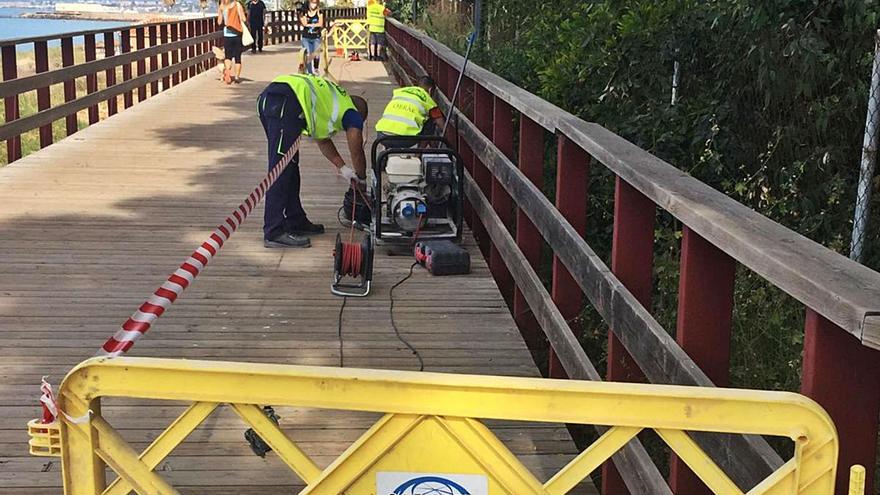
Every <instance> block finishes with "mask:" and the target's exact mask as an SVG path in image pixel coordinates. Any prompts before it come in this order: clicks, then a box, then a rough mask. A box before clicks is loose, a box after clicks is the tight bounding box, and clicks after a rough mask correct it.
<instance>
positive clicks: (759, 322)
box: [391, 0, 880, 390]
mask: <svg viewBox="0 0 880 495" xmlns="http://www.w3.org/2000/svg"><path fill="white" fill-rule="evenodd" d="M391 3H392V7H391V8H392V9H393V10H395V11H396V12H400V11H404V12H406V13H405V14H402V15H399V16H398V17H401V18H408V17H407V15H406V14H408V10H407V8H408V7H407V6H408V4H409V2H407V1H405V0H404V1H398V2H391ZM395 4H396V5H395ZM483 12H484V17H483V18H484V25H483V32H482V33H481V41H480V43H479V45H478V47H477V49H476V50H475V54H474V59H475V61H476V62H477V63H479V64H480V65H482V66H483V67H486V68H488V69H490V70H492V71H493V72H495V73H497V74H499V75H501V76H503V77H505V78H506V79H508V80H510V81H512V82H514V83H516V84H517V85H519V86H521V87H523V88H525V89H527V90H529V91H531V92H533V93H535V94H537V95H539V96H541V97H543V98H545V99H547V100H549V101H551V102H553V103H555V104H557V105H559V106H561V107H562V108H564V109H566V110H568V111H570V112H572V113H574V114H576V115H578V116H580V117H581V118H583V119H585V120H588V121H594V122H597V123H600V124H602V125H603V126H605V127H607V128H608V129H610V130H612V131H614V132H616V133H618V134H620V135H621V136H624V137H625V138H627V139H628V140H630V141H632V142H634V143H635V144H637V145H639V146H641V147H642V148H644V149H646V150H649V151H650V152H652V153H654V154H655V155H657V156H659V157H661V158H663V159H664V160H666V161H668V162H669V163H672V164H674V165H675V166H677V167H678V168H680V169H682V170H684V171H687V172H688V173H690V174H692V175H693V176H695V177H697V178H698V179H700V180H702V181H703V182H705V183H707V184H709V185H711V186H712V187H714V188H716V189H718V190H720V191H723V192H724V193H726V194H728V195H729V196H731V197H732V198H734V199H736V200H737V201H740V202H742V203H744V204H746V205H748V206H750V207H752V208H754V209H755V210H757V211H759V212H761V213H763V214H764V215H766V216H768V217H770V218H771V219H773V220H775V221H777V222H779V223H781V224H783V225H785V226H787V227H789V228H791V229H793V230H795V231H797V232H799V233H801V234H803V235H805V236H807V237H809V238H811V239H813V240H815V241H817V242H819V243H820V244H823V245H825V246H827V247H829V248H831V249H833V250H835V251H837V252H840V253H842V254H846V253H848V249H849V237H850V232H851V229H852V215H853V209H854V205H855V195H856V183H857V179H858V173H859V159H860V154H861V143H862V133H863V130H864V121H865V113H866V105H867V86H868V83H869V81H870V76H871V59H872V56H873V51H874V34H875V31H876V28H877V23H878V20H880V4H877V3H873V2H865V1H861V0H840V1H836V2H826V1H822V0H776V1H772V2H751V1H745V0H724V1H709V2H701V1H696V0H656V1H650V2H642V1H629V2H616V1H590V2H584V1H579V0H557V1H554V2H533V1H524V0H486V2H485V3H484V11H483ZM416 22H417V24H418V25H419V26H420V27H421V28H422V29H424V30H425V31H426V32H427V33H428V34H429V35H431V36H432V37H434V38H436V39H438V40H440V41H441V42H443V43H445V44H447V45H449V46H450V47H452V48H453V49H455V50H457V51H459V52H460V53H462V52H463V48H464V43H465V36H466V34H467V33H468V32H469V30H470V29H472V28H471V24H470V20H469V19H467V18H466V17H462V16H458V17H457V16H454V15H451V14H450V12H449V9H448V7H444V6H443V4H442V3H436V4H434V5H431V6H428V7H425V10H424V11H423V12H420V16H419V18H418V19H417V21H416ZM676 61H677V62H678V63H679V64H680V74H681V77H680V85H679V87H678V95H679V99H678V102H677V104H676V105H674V106H673V105H671V104H670V100H671V93H672V79H673V67H674V63H675V62H676ZM551 141H552V140H551ZM552 146H553V142H550V143H548V150H552ZM545 175H546V177H545V181H547V182H550V183H551V184H552V181H553V177H554V166H553V161H552V160H549V161H548V163H547V167H546V174H545ZM878 188H880V182H878V181H876V180H875V184H874V198H875V200H874V205H873V208H872V211H873V216H872V218H871V220H870V223H869V229H870V231H871V232H874V233H876V232H877V229H878V227H880V205H878V204H877V203H878V199H877V198H878V194H877V193H878V191H877V189H878ZM547 189H548V190H547V191H546V192H547V193H548V195H549V196H551V197H552V193H553V191H552V190H550V189H552V187H551V188H547ZM589 208H590V209H589V215H590V217H589V232H588V234H587V238H588V239H589V241H590V244H591V245H592V246H593V248H594V249H595V250H596V251H597V252H598V253H600V254H601V255H602V256H603V257H605V259H606V262H607V261H610V260H609V259H608V253H609V251H610V242H611V224H612V211H613V176H612V175H611V174H610V172H609V171H608V170H606V169H604V167H601V166H598V165H594V166H593V170H592V177H591V186H590V206H589ZM681 229H682V226H681V225H680V223H679V222H677V221H675V220H674V219H673V218H672V217H671V216H669V215H668V214H665V213H663V212H661V213H660V214H659V215H658V220H657V227H656V241H657V242H656V250H655V276H654V278H655V281H654V293H653V300H652V308H651V311H652V313H653V314H654V315H655V317H656V318H657V319H658V320H659V321H660V322H661V323H662V324H663V326H664V327H665V328H667V329H669V331H670V332H674V329H675V322H676V306H677V287H678V258H679V254H680V238H681ZM877 237H878V236H877V235H876V234H874V235H871V236H870V237H869V240H868V243H869V246H868V250H867V253H866V258H865V264H866V265H867V266H869V267H871V268H874V269H878V268H880V239H878V238H877ZM735 304H736V306H735V314H734V329H733V336H732V347H733V348H732V365H731V382H732V385H734V386H740V387H749V388H760V389H775V390H798V388H799V385H800V376H799V373H800V369H801V353H802V348H803V346H802V344H803V323H804V309H803V307H802V305H801V304H800V303H798V302H797V301H794V300H793V299H791V298H790V297H789V296H787V295H786V294H784V293H782V292H781V291H780V290H778V289H776V288H774V287H772V286H771V285H769V284H767V283H766V282H765V281H763V280H762V279H761V278H760V277H758V276H756V275H755V274H753V273H751V272H750V271H748V270H747V269H745V268H742V267H740V268H739V270H738V274H737V283H736V291H735ZM581 325H582V326H583V328H584V329H585V336H584V345H585V347H586V348H587V350H588V352H589V353H590V356H591V358H593V360H594V362H596V363H597V365H600V366H601V365H603V364H604V359H605V358H604V355H605V350H604V348H605V341H606V336H607V328H606V327H605V325H604V324H603V323H602V322H601V321H600V320H599V318H598V317H597V316H596V315H595V314H594V312H592V310H589V309H586V310H585V312H584V314H583V316H582V321H581Z"/></svg>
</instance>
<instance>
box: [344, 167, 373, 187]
mask: <svg viewBox="0 0 880 495" xmlns="http://www.w3.org/2000/svg"><path fill="white" fill-rule="evenodd" d="M339 175H341V176H343V177H345V178H346V179H348V180H349V181H351V183H352V186H353V187H357V188H358V189H361V190H364V189H365V188H366V186H367V181H366V179H361V178H360V177H358V176H357V174H356V173H355V171H354V169H353V168H351V167H349V166H348V165H345V166H343V167H342V168H340V169H339Z"/></svg>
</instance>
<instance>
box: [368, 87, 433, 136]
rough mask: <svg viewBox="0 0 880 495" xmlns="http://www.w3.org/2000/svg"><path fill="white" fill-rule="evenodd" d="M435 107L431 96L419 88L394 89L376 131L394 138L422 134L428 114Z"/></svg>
mask: <svg viewBox="0 0 880 495" xmlns="http://www.w3.org/2000/svg"><path fill="white" fill-rule="evenodd" d="M436 106H437V103H436V102H435V101H434V99H433V98H431V95H430V94H428V92H427V91H425V90H424V89H422V88H420V87H419V86H409V87H406V88H400V89H395V90H394V96H393V97H392V98H391V101H390V102H389V103H388V105H387V106H386V107H385V113H383V114H382V118H381V119H379V122H377V123H376V130H377V131H379V132H384V133H386V134H393V135H395V136H415V135H417V134H418V133H420V132H422V126H424V125H425V121H427V120H428V112H430V111H431V109H433V108H435V107H436Z"/></svg>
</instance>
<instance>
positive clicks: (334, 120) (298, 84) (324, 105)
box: [272, 74, 357, 139]
mask: <svg viewBox="0 0 880 495" xmlns="http://www.w3.org/2000/svg"><path fill="white" fill-rule="evenodd" d="M272 82H277V83H285V84H287V85H288V86H290V89H292V90H293V92H294V94H296V99H297V100H298V101H299V104H300V106H301V107H302V112H303V116H305V119H306V129H305V130H304V131H303V134H305V135H306V136H311V137H313V138H315V139H327V138H329V137H331V136H333V135H334V134H336V133H337V132H339V131H341V130H342V116H343V115H345V112H347V111H349V110H357V109H356V108H355V106H354V103H353V102H352V101H351V96H349V95H348V92H346V91H345V89H344V88H342V87H340V86H337V85H336V84H333V83H332V82H330V81H328V80H326V79H322V78H320V77H318V76H312V75H308V74H293V75H287V76H278V77H276V78H275V79H273V80H272ZM282 111H283V110H282Z"/></svg>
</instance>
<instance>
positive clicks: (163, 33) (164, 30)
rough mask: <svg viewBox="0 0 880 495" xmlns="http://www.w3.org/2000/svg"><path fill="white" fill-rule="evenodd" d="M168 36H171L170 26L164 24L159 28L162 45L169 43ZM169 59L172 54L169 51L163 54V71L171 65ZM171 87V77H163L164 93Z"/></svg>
mask: <svg viewBox="0 0 880 495" xmlns="http://www.w3.org/2000/svg"><path fill="white" fill-rule="evenodd" d="M168 36H169V34H168V24H162V26H161V27H160V28H159V42H160V44H162V45H166V44H168V42H169V38H168ZM169 58H170V54H169V53H168V52H167V51H165V52H162V68H163V69H165V68H166V67H168V66H169V65H170V61H169ZM170 87H171V77H170V76H165V77H163V78H162V91H165V90H167V89H168V88H170Z"/></svg>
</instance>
